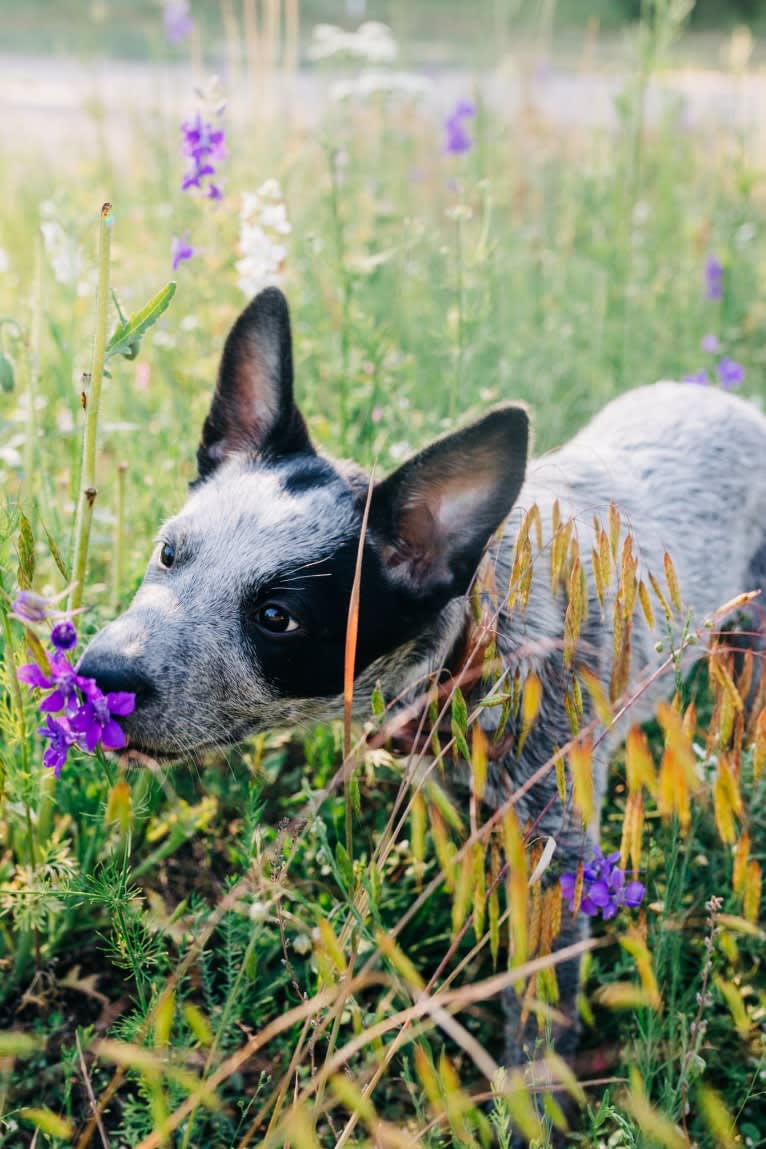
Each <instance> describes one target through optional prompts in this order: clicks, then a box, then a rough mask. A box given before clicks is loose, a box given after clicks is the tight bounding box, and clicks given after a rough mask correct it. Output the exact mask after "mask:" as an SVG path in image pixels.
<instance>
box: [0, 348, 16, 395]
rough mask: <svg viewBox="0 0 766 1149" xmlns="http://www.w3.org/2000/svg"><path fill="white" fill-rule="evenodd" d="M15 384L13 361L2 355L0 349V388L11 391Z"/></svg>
mask: <svg viewBox="0 0 766 1149" xmlns="http://www.w3.org/2000/svg"><path fill="white" fill-rule="evenodd" d="M15 385H16V377H15V375H14V372H13V363H12V362H11V360H10V359H9V358H8V356H7V355H3V353H2V351H0V389H2V390H3V391H12V390H13V388H14V386H15Z"/></svg>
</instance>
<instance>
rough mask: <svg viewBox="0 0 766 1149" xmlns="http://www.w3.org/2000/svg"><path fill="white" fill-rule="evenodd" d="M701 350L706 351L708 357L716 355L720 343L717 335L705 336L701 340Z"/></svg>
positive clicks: (719, 348)
mask: <svg viewBox="0 0 766 1149" xmlns="http://www.w3.org/2000/svg"><path fill="white" fill-rule="evenodd" d="M701 346H702V350H703V351H706V352H707V353H708V355H717V354H718V352H719V351H720V350H721V341H720V339H719V338H718V336H717V335H706V336H705V338H704V339H703V340H702V344H701Z"/></svg>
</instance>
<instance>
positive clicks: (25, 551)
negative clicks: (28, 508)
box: [16, 511, 35, 590]
mask: <svg viewBox="0 0 766 1149" xmlns="http://www.w3.org/2000/svg"><path fill="white" fill-rule="evenodd" d="M16 553H17V554H18V556H19V573H18V583H19V586H20V587H21V589H22V590H29V588H30V587H31V586H32V583H33V582H34V578H35V537H34V535H33V534H32V524H31V523H30V521H29V519H28V518H27V516H26V515H25V514H24V512H23V511H19V537H18V541H17V543H16Z"/></svg>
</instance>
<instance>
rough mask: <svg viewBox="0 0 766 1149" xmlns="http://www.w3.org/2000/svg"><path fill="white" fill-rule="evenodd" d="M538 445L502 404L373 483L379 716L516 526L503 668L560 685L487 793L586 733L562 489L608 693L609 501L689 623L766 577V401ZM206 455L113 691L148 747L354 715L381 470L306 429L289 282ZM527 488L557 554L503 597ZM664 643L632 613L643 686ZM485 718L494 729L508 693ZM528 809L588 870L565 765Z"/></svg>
mask: <svg viewBox="0 0 766 1149" xmlns="http://www.w3.org/2000/svg"><path fill="white" fill-rule="evenodd" d="M526 453H527V418H526V415H525V413H524V412H523V411H522V410H521V409H520V408H515V407H508V408H504V409H501V410H498V411H495V412H492V413H491V414H490V415H488V416H486V417H485V418H484V419H483V420H481V421H480V422H478V423H476V424H474V425H473V426H471V427H469V428H467V429H466V430H465V431H462V432H458V433H457V434H455V435H453V436H449V437H447V438H446V439H444V440H441V441H440V442H438V443H436V444H434V445H432V446H431V447H430V448H427V449H426V450H425V451H424V452H422V453H421V454H420V455H419V456H416V457H415V459H413V460H410V462H408V463H405V464H404V465H403V467H401V468H400V469H399V470H398V471H397V472H396V473H395V474H394V475H392V476H389V478H388V479H386V480H384V481H383V482H382V483H380V484H379V485H378V486H377V487H376V488H375V491H374V493H373V497H372V502H371V511H370V521H369V530H368V534H367V537H366V539H365V541H364V563H363V568H362V570H363V573H362V582H361V611H360V620H359V641H358V647H357V661H356V665H357V678H356V683H355V702H356V706H357V710H358V712H359V713H360V714H362V715H366V714H369V705H370V698H371V694H372V691H373V688H374V686H375V684H376V683H378V682H379V683H381V685H382V689H383V693H384V695H385V696H386V697H387V698H388V699H392V698H394V697H400V698H402V699H403V700H405V701H406V699H407V696H408V692H409V694H410V696H412V695H413V694H416V693H417V692H418V691H420V690H422V687H423V679H424V676H426V675H428V674H432V673H433V672H435V671H437V670H438V668H439V667H442V666H450V661H451V659H452V658H453V656H454V652H455V650H456V648H457V647H458V645H459V644H460V642H461V636H463V635H464V634H465V631H466V626H467V625H468V619H469V618H470V610H471V608H470V604H469V601H468V597H467V595H468V590H469V587H470V584H471V582H472V579H473V577H474V576H475V573H476V570H477V567H478V565H479V562H480V560H481V556H482V554H483V553H484V551H485V548H486V547H487V544H488V543H489V542H490V540H491V539H492V537H493V535H494V534H495V532H496V530H497V528H498V527H499V526H500V525H501V524H502V523H503V522H504V521H505V522H506V526H505V528H504V531H503V535H502V539H501V540H500V542H499V543H497V544H493V557H494V571H495V583H496V586H497V590H498V604H499V613H498V615H497V619H496V633H497V650H498V654H499V659H500V678H499V680H498V682H499V684H500V686H501V687H502V683H503V681H505V683H506V686H507V682H508V678H509V676H510V674H511V673H515V670H516V668H517V667H520V669H521V670H522V673H528V672H529V671H530V670H534V671H535V672H536V673H537V675H538V676H539V678H540V679H541V681H542V684H543V702H542V708H541V713H540V717H539V719H538V721H537V723H536V725H535V726H534V728H533V729H532V732H531V734H530V735H529V737H528V738H527V739H526V742H525V745H524V748H523V751H522V753H521V755H520V756H519V757H517V756H516V755H515V754H514V752H513V748H512V747H513V743H512V741H509V744H510V745H511V749H510V750H509V752H508V753H507V755H506V756H505V757H504V758H501V759H500V760H499V761H495V762H493V764H492V768H491V772H490V775H489V780H488V785H487V790H486V793H485V801H486V803H487V804H488V805H490V806H492V805H495V806H496V805H497V804H499V803H500V802H502V801H504V800H505V799H507V797H508V796H509V794H510V793H511V792H512V791H513V790H514V789H515V788H517V787H518V786H519V785H520V784H521V783H523V782H524V781H525V779H527V778H529V777H530V776H531V774H532V773H533V772H534V771H535V770H536V769H537V768H538V767H540V766H542V765H543V764H544V763H545V762H547V761H548V760H549V759H550V757H551V755H552V753H553V752H554V750H555V749H556V748H557V747H559V746H561V745H563V744H565V743H566V742H567V741H568V740H569V738H570V737H571V731H570V727H569V723H568V721H567V718H566V715H565V709H564V701H563V700H564V695H565V693H566V691H567V689H568V685H569V683H570V682H571V675H572V672H573V671H572V668H571V667H565V660H564V653H563V639H564V613H565V610H566V605H567V597H566V593H565V591H564V590H563V589H559V590H557V591H555V592H554V591H553V590H552V586H551V567H550V561H549V552H550V543H551V531H552V522H553V518H554V503H555V502H558V505H559V511H560V518H561V521H562V522H564V523H566V522H567V521H568V520H569V519H570V518H571V519H572V520H573V522H574V527H573V533H574V535H575V536H576V538H577V541H578V544H579V554H580V557H581V561H582V564H583V568H584V571H585V577H586V581H587V585H588V593H589V601H588V609H587V619H586V620H585V622H584V624H583V627H582V631H581V634H580V638H579V646H578V659H577V662H578V663H579V662H585V663H587V664H588V665H589V666H590V667H591V668H592V669H593V670H595V671H596V673H597V674H599V675H600V677H601V679H602V681H603V683H604V686H605V689H606V690H607V691H608V685H609V677H610V671H611V666H612V661H613V650H612V626H613V622H612V618H613V609H612V607H613V596H614V593H615V587H616V583H615V584H613V586H612V587H611V589H610V591H609V596H610V597H609V599H608V601H607V602H606V606H605V608H603V609H602V606H601V604H600V603H599V601H598V599H597V597H596V592H595V585H594V579H593V577H592V571H591V551H592V547H593V545H594V537H593V536H594V525H593V519H594V516H595V517H596V518H597V519H599V520H601V521H602V522H604V523H605V522H606V519H607V514H608V508H609V506H610V504H614V505H615V506H616V507H617V508H618V510H619V513H620V516H621V522H622V535H623V537H624V536H625V535H626V534H627V533H628V532H630V533H631V535H632V536H633V550H634V553H635V555H636V556H637V558H638V561H639V567H638V576H639V577H642V578H644V579H646V577H647V572H649V571H651V572H653V573H654V574H655V575H657V576H661V574H662V570H663V555H664V553H665V552H666V551H667V552H669V553H670V554H671V555H672V556H673V561H674V564H675V568H676V570H677V572H678V576H679V582H680V585H681V588H682V592H683V596H684V602H685V604H687V605H688V607H689V608H690V609H691V610H692V612H693V613H692V617H693V620H694V624H695V625H700V624H701V622H702V620H703V619H704V617H705V616H706V615H707V614H709V613H710V612H712V611H714V610H715V609H716V608H717V607H719V606H720V605H721V604H723V603H724V602H726V601H727V600H729V599H731V598H733V597H734V596H736V595H737V594H740V593H741V592H744V591H749V590H759V589H763V588H765V587H766V515H764V508H766V418H764V417H763V416H762V415H761V414H760V413H759V412H758V411H757V410H756V409H755V408H754V407H753V406H752V405H750V404H748V403H746V402H743V401H742V400H739V399H737V398H734V397H731V396H729V395H727V394H723V393H721V392H718V391H713V390H711V389H705V388H697V387H691V386H688V385H679V384H673V383H661V384H657V385H656V386H654V387H646V388H642V389H641V390H638V391H634V392H631V393H629V394H627V395H625V396H623V397H622V398H620V399H618V400H616V401H615V402H613V403H611V404H610V405H609V406H608V407H607V408H606V409H605V410H604V411H603V412H602V413H601V414H600V415H599V416H598V417H597V418H596V419H595V420H594V421H593V422H592V423H591V424H590V425H589V426H588V427H586V428H585V430H583V431H582V432H581V433H580V434H579V435H577V436H576V437H575V439H573V440H572V442H571V443H569V445H568V446H566V447H564V448H562V449H561V450H559V451H557V452H554V453H552V454H549V455H547V456H545V457H544V458H541V459H539V460H537V461H536V462H533V463H532V464H531V465H530V467H529V468H528V471H527V476H526V481H524V469H525V463H526ZM198 462H199V473H200V478H199V480H198V481H197V483H196V484H194V489H193V491H192V493H191V496H190V498H189V501H188V503H187V505H186V507H185V508H184V509H183V511H182V512H181V514H180V515H179V516H177V517H176V518H175V519H174V520H172V521H171V522H170V523H169V524H168V525H167V527H166V528H165V529H164V530H163V534H162V537H161V540H160V542H159V544H158V550H157V552H156V554H155V558H154V559H153V561H152V563H151V564H150V567H149V570H148V572H147V576H146V579H145V582H144V585H143V587H142V588H141V589H140V591H139V592H138V594H137V596H136V599H135V601H134V603H133V604H132V605H131V607H130V609H129V610H128V611H127V612H126V613H125V614H124V615H122V616H121V617H120V618H119V619H117V620H116V621H115V622H114V623H112V624H111V625H110V626H108V627H107V628H106V629H105V630H104V631H103V632H102V633H101V634H100V635H98V636H97V637H96V639H95V640H94V642H93V643H92V644H91V646H90V647H89V648H88V650H87V651H86V654H85V656H84V660H83V663H82V665H81V672H82V673H85V674H90V675H92V676H93V677H95V678H96V679H97V680H98V681H99V684H100V685H102V687H103V689H105V690H133V691H135V692H136V694H137V706H136V711H135V713H134V714H133V715H131V716H129V717H128V718H127V719H125V720H124V724H125V729H126V732H127V734H128V736H129V739H130V744H131V746H132V747H135V748H136V750H137V751H143V752H145V753H148V754H151V755H152V756H153V757H159V758H162V757H166V758H178V757H182V756H184V755H185V754H187V753H192V752H198V751H200V750H204V749H207V748H211V747H213V746H220V745H224V744H231V743H233V742H236V741H240V740H241V739H243V738H244V737H246V736H247V735H248V734H250V733H252V732H253V731H255V730H258V729H263V728H264V727H268V726H275V725H286V724H294V723H300V722H305V721H315V720H323V719H326V718H329V717H334V716H337V715H338V714H339V713H340V712H341V711H342V676H343V664H344V645H345V635H346V621H347V614H348V603H349V596H350V591H351V586H352V583H353V577H354V564H355V560H356V553H357V548H358V545H359V538H360V532H361V522H362V514H363V508H364V503H365V499H366V496H367V491H368V480H367V477H366V476H365V475H364V474H363V473H362V472H361V471H359V470H358V469H357V468H355V467H353V466H351V465H346V464H343V465H337V464H333V463H331V462H330V461H328V460H326V459H324V458H321V457H319V456H318V455H317V454H316V453H315V452H314V449H313V447H312V446H311V443H310V440H309V438H308V434H307V432H306V428H305V425H304V423H303V420H302V418H301V416H300V414H299V412H298V410H297V408H296V407H295V405H294V402H293V397H292V364H291V347H290V334H289V321H288V317H287V309H286V305H285V303H284V300H283V298H282V296H281V295H280V293H278V292H276V291H275V290H273V289H271V290H269V291H267V292H265V293H263V294H262V295H261V296H259V297H258V299H256V300H255V301H254V303H253V304H251V306H250V307H249V308H248V310H247V311H246V312H245V313H244V314H243V316H242V317H241V318H240V320H239V321H238V323H237V325H236V326H235V328H234V329H233V331H232V333H231V335H230V337H229V340H228V341H227V345H226V349H225V351H224V356H223V361H222V366H221V374H220V377H219V382H218V387H217V389H216V394H215V397H214V400H213V406H212V408H211V412H210V415H209V417H208V420H207V422H206V424H205V428H204V431H203V438H202V444H201V446H200V449H199V452H198ZM522 483H523V485H522ZM533 504H537V506H538V507H539V510H540V521H541V524H542V528H543V534H544V537H543V548H542V550H541V551H539V552H538V549H537V545H536V543H535V544H533V551H534V553H535V559H534V568H533V570H534V573H533V576H532V583H531V588H530V593H529V598H528V603H527V605H526V606H520V605H519V604H518V603H517V604H516V606H515V607H514V608H513V609H510V610H509V609H508V607H507V603H506V594H507V588H508V585H509V579H510V576H511V564H512V559H513V553H514V540H515V538H516V535H517V531H518V528H519V524H520V522H521V519H522V516H523V515H524V513H525V511H526V510H528V509H529V508H530V507H531V506H532V505H533ZM658 637H662V636H661V635H659V636H658V635H657V634H656V633H652V632H651V631H650V629H649V627H648V626H647V624H646V622H645V620H644V619H643V616H642V614H641V612H640V611H636V613H635V620H634V626H633V633H632V658H631V665H630V680H631V683H635V682H636V681H637V680H638V679H639V678H640V677H641V676H644V678H647V676H649V675H650V674H651V671H652V668H653V667H654V666H657V665H659V663H660V661H661V660H662V658H663V657H665V656H663V655H661V654H659V653H658V652H657V651H656V649H655V644H656V642H657V638H658ZM504 674H505V678H504V677H503V675H504ZM668 689H672V679H670V680H669V679H668V676H665V678H664V679H658V680H657V681H656V682H654V683H653V684H652V685H651V687H650V688H649V689H647V690H646V691H645V692H644V694H643V695H642V698H641V700H640V703H639V704H638V705H637V707H636V708H634V709H633V710H632V713H631V719H632V720H633V721H635V720H637V718H640V717H643V716H645V714H646V713H647V710H648V709H650V708H651V705H652V704H653V702H654V701H655V700H656V698H657V696H658V693H660V692H663V693H667V691H668ZM482 691H484V692H486V685H485V686H482V685H481V684H477V685H476V687H475V697H469V706H470V705H471V704H472V703H473V702H477V701H478V700H479V698H480V697H481V692H482ZM481 713H482V719H481V720H482V723H483V724H485V725H486V726H487V728H488V729H490V731H491V732H492V733H494V731H492V725H493V723H496V722H497V721H498V716H499V714H500V713H501V708H500V707H487V708H485V709H483V710H482V712H481ZM511 725H512V722H511ZM510 732H511V733H512V731H510ZM504 733H506V732H505V731H504ZM617 736H618V734H614V735H613V738H614V737H617ZM612 744H613V743H612ZM608 752H609V744H608V743H607V740H604V741H603V742H602V743H601V745H600V747H599V750H598V752H597V753H596V754H595V755H594V788H595V793H596V797H597V801H598V802H600V801H601V798H602V797H603V794H604V789H605V779H606V762H607V757H608ZM458 774H460V770H459V769H458ZM456 785H457V788H458V790H459V789H460V785H461V779H460V778H459V777H458V778H457V779H456ZM520 813H521V817H522V821H523V820H525V819H527V818H531V819H532V820H533V821H536V822H537V832H539V833H540V834H544V835H550V836H552V837H554V838H555V839H556V843H557V858H558V862H559V868H560V869H573V868H576V866H577V864H578V862H579V861H580V860H581V859H582V858H583V856H584V854H585V852H586V848H587V837H586V834H587V832H586V831H583V829H582V826H581V825H580V823H579V820H578V819H577V818H576V817H575V816H574V815H573V814H572V813H571V811H569V810H564V809H563V808H562V805H561V803H560V802H559V801H558V800H557V799H556V782H555V775H554V773H553V772H552V771H550V772H548V774H547V775H546V777H545V778H543V780H542V781H541V782H540V783H539V784H538V785H535V786H534V787H533V788H532V789H531V790H530V791H529V793H528V794H527V795H526V797H525V798H524V800H523V802H522V803H521V804H520ZM591 832H592V831H591ZM583 921H584V919H582V918H579V919H577V920H571V919H570V920H568V922H567V924H566V926H565V929H564V930H563V932H562V935H561V937H560V939H559V943H558V944H565V943H566V942H569V941H571V940H573V939H574V937H576V936H580V935H581V934H582V931H583V930H584V928H585V927H584V925H583ZM559 980H560V985H561V992H562V1005H563V1006H564V1007H566V1006H567V1005H569V1006H571V1005H572V1002H573V998H574V995H575V990H576V969H575V968H574V967H573V968H571V969H569V970H567V969H566V968H565V967H564V968H563V969H562V970H561V971H560V978H559ZM513 1000H515V995H512V997H511V998H510V999H509V1001H511V1002H512V1001H513ZM512 1012H513V1011H512ZM518 1040H519V1038H518V1033H517V1031H516V1030H515V1029H511V1030H509V1035H508V1051H507V1057H508V1060H509V1061H516V1060H518V1059H519V1048H518Z"/></svg>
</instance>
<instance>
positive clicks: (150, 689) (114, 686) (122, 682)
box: [77, 651, 155, 707]
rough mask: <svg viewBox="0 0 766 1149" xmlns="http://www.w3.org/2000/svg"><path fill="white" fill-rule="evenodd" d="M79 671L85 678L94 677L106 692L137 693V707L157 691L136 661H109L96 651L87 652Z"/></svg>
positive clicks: (100, 687)
mask: <svg viewBox="0 0 766 1149" xmlns="http://www.w3.org/2000/svg"><path fill="white" fill-rule="evenodd" d="M77 673H78V674H81V675H83V676H84V677H85V678H94V679H95V680H96V685H97V686H98V687H99V689H101V690H103V692H104V694H110V693H112V692H113V691H115V692H116V691H127V693H129V694H135V696H136V706H137V707H138V706H142V705H143V704H144V703H146V702H147V701H148V700H149V699H150V698H151V696H152V695H153V694H154V692H155V689H154V685H153V684H152V681H151V679H149V678H147V676H146V675H145V674H143V673H142V672H141V671H140V670H139V669H138V667H137V666H136V665H135V664H134V663H131V662H116V661H113V660H111V659H110V660H109V661H107V660H105V659H102V658H100V657H99V656H98V654H97V652H95V651H94V652H93V653H92V654H89V653H87V652H86V654H85V657H84V658H83V660H82V662H81V663H80V665H79V666H78V668H77Z"/></svg>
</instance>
